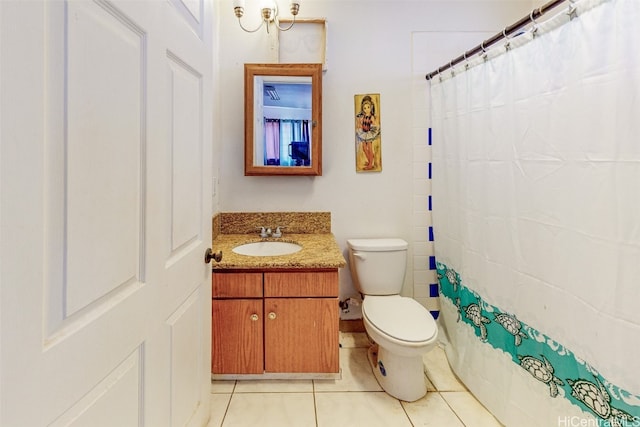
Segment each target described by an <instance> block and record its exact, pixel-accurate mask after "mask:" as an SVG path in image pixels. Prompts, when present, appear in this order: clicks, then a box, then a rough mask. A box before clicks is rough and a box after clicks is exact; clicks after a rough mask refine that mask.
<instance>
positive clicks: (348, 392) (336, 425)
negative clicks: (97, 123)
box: [208, 332, 501, 427]
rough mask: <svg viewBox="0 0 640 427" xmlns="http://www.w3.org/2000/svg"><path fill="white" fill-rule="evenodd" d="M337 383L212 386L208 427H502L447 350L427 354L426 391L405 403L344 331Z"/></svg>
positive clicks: (358, 340)
mask: <svg viewBox="0 0 640 427" xmlns="http://www.w3.org/2000/svg"><path fill="white" fill-rule="evenodd" d="M340 343H341V346H342V348H341V349H340V366H341V368H342V379H340V380H269V381H212V383H211V420H210V422H209V425H208V427H243V426H247V427H306V426H313V427H342V426H344V427H360V426H362V427H376V426H380V427H390V426H393V427H402V426H408V427H410V426H414V427H415V426H433V427H465V426H466V427H500V426H501V424H500V423H499V422H498V421H497V420H496V419H495V418H494V417H493V415H491V413H489V412H488V411H487V410H486V409H485V408H484V407H483V406H482V405H481V404H480V403H479V402H478V401H477V400H476V399H475V398H474V397H473V395H472V394H471V393H469V392H468V391H467V389H466V388H465V386H464V385H463V384H462V383H460V382H459V381H458V380H457V379H456V377H455V375H454V374H453V373H452V372H451V369H450V368H449V364H448V362H447V358H446V356H445V353H444V350H443V349H442V348H440V347H436V348H435V349H433V350H432V351H431V352H430V353H428V354H427V355H425V356H424V360H425V366H426V369H425V373H426V375H427V380H428V381H427V384H428V390H429V392H428V393H427V395H426V396H425V397H424V398H422V399H420V400H418V401H416V402H412V403H409V402H403V401H400V400H397V399H394V398H393V397H391V396H389V395H388V394H386V393H385V392H383V391H382V389H381V388H380V386H379V385H378V382H377V381H376V379H375V377H374V375H373V372H372V371H371V367H370V366H369V362H368V361H367V349H368V347H369V341H368V339H367V337H366V335H365V334H364V333H359V332H355V333H353V332H341V333H340Z"/></svg>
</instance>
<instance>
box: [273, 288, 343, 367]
mask: <svg viewBox="0 0 640 427" xmlns="http://www.w3.org/2000/svg"><path fill="white" fill-rule="evenodd" d="M338 309H339V307H338V299H337V298H266V299H265V310H264V313H265V319H264V325H265V331H264V332H265V334H264V335H265V371H266V372H306V373H312V372H325V373H335V372H338V370H339V359H338V356H339V354H338V351H339V348H338V347H339V337H338V333H339V332H338V321H339V317H340V315H339V311H338Z"/></svg>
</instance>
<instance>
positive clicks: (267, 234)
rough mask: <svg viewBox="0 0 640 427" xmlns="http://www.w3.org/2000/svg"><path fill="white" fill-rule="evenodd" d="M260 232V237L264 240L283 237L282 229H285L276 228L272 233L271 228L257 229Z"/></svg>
mask: <svg viewBox="0 0 640 427" xmlns="http://www.w3.org/2000/svg"><path fill="white" fill-rule="evenodd" d="M256 228H257V229H258V230H260V237H262V238H263V239H264V238H266V237H276V238H277V237H282V229H283V228H284V227H280V226H278V227H276V231H272V230H271V227H256Z"/></svg>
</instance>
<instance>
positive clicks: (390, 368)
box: [368, 344, 427, 402]
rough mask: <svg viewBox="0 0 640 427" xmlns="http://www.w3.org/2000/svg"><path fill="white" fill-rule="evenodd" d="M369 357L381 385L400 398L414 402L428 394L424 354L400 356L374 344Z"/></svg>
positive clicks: (370, 348)
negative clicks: (423, 360)
mask: <svg viewBox="0 0 640 427" xmlns="http://www.w3.org/2000/svg"><path fill="white" fill-rule="evenodd" d="M368 359H369V363H370V364H371V369H373V374H374V375H375V377H376V380H378V383H379V384H380V387H382V389H383V390H384V391H385V392H387V393H388V394H390V395H391V396H393V397H395V398H396V399H399V400H404V401H406V402H414V401H416V400H418V399H420V398H422V397H423V396H424V395H425V394H427V383H426V381H425V376H424V365H423V364H422V356H421V355H418V356H409V357H406V356H399V355H397V354H392V353H390V352H389V351H387V350H385V349H384V348H382V347H380V346H378V345H377V344H373V345H372V346H371V347H369V351H368Z"/></svg>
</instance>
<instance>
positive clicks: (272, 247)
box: [232, 241, 302, 256]
mask: <svg viewBox="0 0 640 427" xmlns="http://www.w3.org/2000/svg"><path fill="white" fill-rule="evenodd" d="M301 249H302V246H300V245H298V244H296V243H289V242H272V241H269V242H254V243H245V244H244V245H240V246H236V247H235V248H233V249H232V251H233V252H235V253H237V254H240V255H248V256H278V255H289V254H294V253H296V252H298V251H299V250H301Z"/></svg>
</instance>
